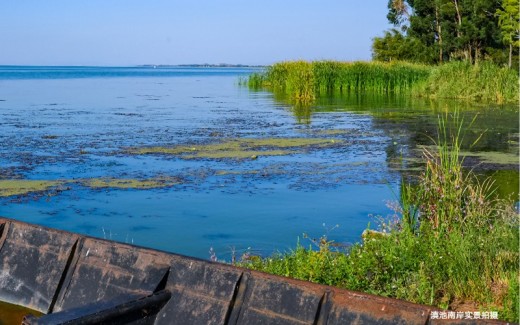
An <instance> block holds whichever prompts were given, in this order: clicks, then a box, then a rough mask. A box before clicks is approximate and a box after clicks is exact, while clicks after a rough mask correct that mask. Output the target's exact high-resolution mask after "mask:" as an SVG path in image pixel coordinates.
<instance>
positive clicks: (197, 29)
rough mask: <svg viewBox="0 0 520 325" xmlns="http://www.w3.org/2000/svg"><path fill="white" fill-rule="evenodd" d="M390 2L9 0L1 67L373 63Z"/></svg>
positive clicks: (2, 16)
mask: <svg viewBox="0 0 520 325" xmlns="http://www.w3.org/2000/svg"><path fill="white" fill-rule="evenodd" d="M386 6H387V0H370V1H350V0H320V1H318V0H314V1H311V0H298V1H294V0H262V1H247V0H219V1H217V0H198V1H189V0H184V1H180V0H148V1H144V0H141V1H135V0H84V1H77V0H76V1H71V0H45V1H41V0H16V1H4V3H3V4H2V9H1V10H0V30H1V32H0V44H2V45H1V50H0V65H3V64H4V65H5V64H8V65H115V66H121V65H138V64H183V63H242V64H271V63H273V62H276V61H281V60H293V59H304V60H323V59H334V60H370V56H371V51H370V45H371V39H372V38H373V37H375V36H381V35H382V34H383V31H384V30H385V29H388V28H389V27H390V26H389V25H388V23H387V21H386V13H387V9H386Z"/></svg>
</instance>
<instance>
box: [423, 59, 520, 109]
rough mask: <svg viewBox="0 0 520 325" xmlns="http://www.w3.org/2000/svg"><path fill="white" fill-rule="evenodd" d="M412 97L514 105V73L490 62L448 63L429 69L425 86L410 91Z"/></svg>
mask: <svg viewBox="0 0 520 325" xmlns="http://www.w3.org/2000/svg"><path fill="white" fill-rule="evenodd" d="M414 91H415V92H414V93H415V95H418V96H425V97H430V98H455V99H462V100H467V101H471V102H486V103H498V104H504V103H518V99H519V79H518V71H516V70H513V69H508V68H506V67H499V66H497V65H495V64H493V63H491V62H482V63H481V64H479V65H471V64H469V63H466V62H459V61H457V62H450V63H447V64H444V65H440V66H438V67H436V68H434V69H432V71H431V74H430V76H429V78H428V80H427V82H425V83H423V84H421V85H420V87H417V88H416V89H414Z"/></svg>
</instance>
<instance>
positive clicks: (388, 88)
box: [248, 61, 519, 104]
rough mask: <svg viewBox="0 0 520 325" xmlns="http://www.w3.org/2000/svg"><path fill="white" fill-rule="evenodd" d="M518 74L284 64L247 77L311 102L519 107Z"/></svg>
mask: <svg viewBox="0 0 520 325" xmlns="http://www.w3.org/2000/svg"><path fill="white" fill-rule="evenodd" d="M518 77H519V75H518V71H515V70H512V69H507V68H504V67H499V66H497V65H495V64H493V63H491V62H483V63H481V64H479V65H470V64H468V63H464V62H450V63H447V64H443V65H439V66H432V65H424V64H413V63H407V62H398V61H397V62H339V61H315V62H305V61H286V62H279V63H275V64H274V65H272V66H270V67H269V68H267V70H266V71H265V72H259V73H254V74H252V75H251V76H250V77H249V81H248V86H249V87H250V88H251V89H259V88H265V89H268V90H271V91H273V92H274V93H282V94H286V95H288V96H290V97H291V99H292V100H294V101H295V102H311V101H313V100H314V99H315V98H317V97H318V96H319V94H322V93H325V94H327V93H331V92H336V91H339V92H341V93H358V94H359V93H370V94H401V95H414V96H417V97H427V98H435V99H437V98H452V99H463V100H468V101H473V102H488V103H498V104H503V103H517V102H518V100H519V98H518V93H519V82H518V81H519V79H518Z"/></svg>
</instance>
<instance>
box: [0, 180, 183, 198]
mask: <svg viewBox="0 0 520 325" xmlns="http://www.w3.org/2000/svg"><path fill="white" fill-rule="evenodd" d="M73 184H79V185H82V186H85V187H89V188H92V189H100V188H114V189H154V188H164V187H171V186H174V185H177V184H180V180H179V179H178V178H176V177H167V176H165V177H156V178H149V179H142V180H140V179H130V178H111V177H106V178H92V179H82V180H27V179H1V180H0V197H9V196H22V195H29V194H42V193H45V194H47V195H49V193H51V194H57V193H59V192H62V191H64V190H69V189H70V186H69V185H73Z"/></svg>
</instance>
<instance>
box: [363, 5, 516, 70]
mask: <svg viewBox="0 0 520 325" xmlns="http://www.w3.org/2000/svg"><path fill="white" fill-rule="evenodd" d="M387 18H388V20H389V22H390V23H392V24H393V25H394V26H395V27H394V28H392V29H391V30H389V31H386V32H385V34H384V36H383V37H376V38H374V40H373V44H372V51H373V58H374V59H375V60H379V61H393V60H407V61H413V62H421V63H428V64H438V63H442V62H445V61H452V60H465V61H467V62H470V63H472V64H478V63H479V62H480V61H481V60H491V61H494V62H495V63H498V64H503V65H508V66H509V67H512V66H515V67H518V55H519V47H520V42H519V33H520V28H519V24H520V23H519V19H520V16H519V2H518V0H389V1H388V15H387Z"/></svg>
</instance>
